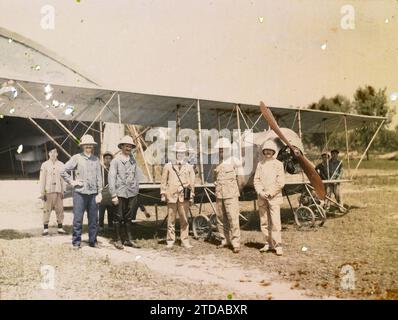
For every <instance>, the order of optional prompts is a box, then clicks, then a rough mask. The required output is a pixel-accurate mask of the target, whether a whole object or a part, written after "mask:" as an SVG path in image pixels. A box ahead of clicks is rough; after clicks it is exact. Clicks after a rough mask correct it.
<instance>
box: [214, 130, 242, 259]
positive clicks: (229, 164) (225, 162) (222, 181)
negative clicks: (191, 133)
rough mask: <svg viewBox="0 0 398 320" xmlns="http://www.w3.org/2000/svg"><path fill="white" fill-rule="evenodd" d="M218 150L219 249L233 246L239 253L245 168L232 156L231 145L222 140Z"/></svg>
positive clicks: (216, 169) (216, 170) (216, 184)
mask: <svg viewBox="0 0 398 320" xmlns="http://www.w3.org/2000/svg"><path fill="white" fill-rule="evenodd" d="M215 149H218V153H219V164H218V166H217V167H216V168H215V169H214V181H215V182H214V185H215V187H216V188H215V192H216V204H217V228H218V232H219V233H220V235H221V244H220V245H219V246H218V247H217V248H223V247H230V246H232V249H233V252H234V253H239V247H240V227H239V195H240V191H239V190H240V189H241V188H242V187H243V179H242V177H243V168H242V163H241V161H240V160H239V159H236V158H233V157H232V156H231V143H230V142H229V140H228V139H227V138H220V139H219V140H218V141H217V142H216V145H215Z"/></svg>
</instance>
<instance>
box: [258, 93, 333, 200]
mask: <svg viewBox="0 0 398 320" xmlns="http://www.w3.org/2000/svg"><path fill="white" fill-rule="evenodd" d="M260 110H261V113H262V114H263V116H264V118H265V119H266V120H267V122H268V124H269V126H270V128H271V129H272V130H274V132H275V133H276V134H277V136H278V137H279V138H280V139H281V140H282V141H283V142H284V143H285V144H286V145H287V146H288V147H289V148H290V149H291V150H292V152H293V153H294V155H295V156H296V157H297V160H298V162H299V164H300V167H301V168H302V169H303V171H304V173H305V175H306V176H307V177H308V180H309V181H310V183H311V185H312V186H313V187H314V190H315V193H316V194H317V196H318V198H319V199H321V200H325V196H326V192H325V186H324V185H323V182H322V179H321V177H320V176H319V174H318V173H317V172H316V170H315V168H314V166H313V165H312V163H311V162H310V161H309V160H308V159H307V158H306V157H305V156H304V155H303V154H302V153H301V152H300V150H299V149H297V148H295V147H294V146H292V144H291V143H290V142H289V140H287V139H286V137H285V136H284V135H283V133H282V131H281V130H280V129H279V126H278V124H277V122H276V120H275V118H274V116H273V114H272V112H271V110H270V109H269V108H268V107H267V106H266V105H265V104H264V102H262V101H260Z"/></svg>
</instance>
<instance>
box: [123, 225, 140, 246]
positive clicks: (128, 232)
mask: <svg viewBox="0 0 398 320" xmlns="http://www.w3.org/2000/svg"><path fill="white" fill-rule="evenodd" d="M125 226H126V235H127V240H126V241H124V243H123V244H124V245H125V246H126V247H133V248H137V249H138V248H141V247H140V246H139V245H138V244H136V243H135V242H134V241H133V236H132V233H131V229H132V223H131V221H126V222H125Z"/></svg>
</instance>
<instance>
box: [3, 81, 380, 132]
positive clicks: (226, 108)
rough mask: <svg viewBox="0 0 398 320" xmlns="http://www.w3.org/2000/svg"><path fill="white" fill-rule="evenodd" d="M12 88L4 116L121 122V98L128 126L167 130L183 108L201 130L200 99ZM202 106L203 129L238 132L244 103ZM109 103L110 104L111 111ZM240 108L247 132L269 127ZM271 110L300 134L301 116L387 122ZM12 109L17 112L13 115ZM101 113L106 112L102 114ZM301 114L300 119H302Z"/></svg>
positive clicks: (321, 126)
mask: <svg viewBox="0 0 398 320" xmlns="http://www.w3.org/2000/svg"><path fill="white" fill-rule="evenodd" d="M8 80H9V79H4V78H0V84H2V83H7V81H8ZM8 85H10V86H13V87H15V88H16V89H17V91H18V94H17V97H16V98H15V99H14V98H12V97H10V95H4V94H3V95H2V96H0V113H1V114H3V115H6V116H15V117H23V118H26V117H32V118H37V119H52V116H51V115H50V114H49V112H51V113H52V114H53V115H54V116H55V117H56V118H57V119H59V120H69V121H70V120H73V121H88V122H91V121H94V120H97V121H99V120H101V121H106V122H114V123H117V122H118V121H119V102H118V100H119V101H120V116H121V122H122V123H125V124H139V125H144V126H152V127H167V125H168V121H175V120H176V116H177V109H178V110H179V111H178V113H179V116H180V118H181V127H182V128H193V129H194V128H197V126H198V122H197V121H198V120H197V102H198V100H197V99H196V98H183V97H170V96H159V95H149V94H141V93H131V92H115V91H112V90H106V89H93V88H83V87H69V86H61V85H51V87H52V96H51V98H49V99H48V100H46V92H45V86H46V83H37V82H27V81H15V82H14V83H12V84H8ZM32 96H33V97H34V98H36V99H37V100H38V101H39V102H40V104H41V105H40V104H39V103H38V102H37V101H35V100H34V99H33V98H32ZM112 96H113V97H112ZM118 98H119V99H118ZM53 100H56V102H55V104H56V105H57V102H58V107H55V106H54V105H53V102H54V101H53ZM108 102H109V103H108ZM107 103H108V104H107ZM199 103H200V108H201V122H202V128H203V129H213V128H216V129H217V128H218V123H220V126H221V128H226V127H228V128H229V129H235V128H237V112H234V109H235V106H236V105H237V104H239V103H236V102H220V101H210V100H199ZM265 103H266V101H265ZM61 104H62V105H61ZM105 104H107V106H106V107H105ZM67 106H72V107H73V109H74V111H73V113H72V114H67V113H65V110H66V108H67ZM239 106H240V109H241V111H242V114H243V115H244V118H245V120H246V121H244V120H243V118H241V119H240V125H241V129H242V130H244V129H246V128H247V126H246V124H247V125H248V126H249V127H252V126H253V124H254V123H256V125H255V127H254V130H255V131H261V130H264V129H266V128H268V125H267V123H266V121H265V120H264V119H261V118H260V120H259V121H257V120H258V118H259V117H260V116H261V114H260V111H259V108H258V106H256V105H248V104H239ZM270 108H271V111H272V113H273V114H274V116H275V118H276V119H277V121H278V123H279V125H280V126H281V127H287V128H291V129H293V130H296V131H297V130H298V123H299V121H298V119H299V118H300V120H301V130H302V132H303V133H324V132H325V131H326V132H333V131H335V130H338V129H339V128H340V127H341V128H344V117H346V119H347V128H348V130H350V129H354V128H358V127H362V126H368V125H369V124H371V123H375V122H380V121H382V120H384V119H385V118H383V117H375V116H363V115H356V114H344V113H339V112H328V111H319V110H309V109H299V108H294V107H289V108H288V107H272V106H271V107H270ZM10 110H12V112H11V113H10ZM101 110H103V112H102V113H101V115H100V116H98V115H99V113H100V112H101ZM298 112H299V113H300V115H298Z"/></svg>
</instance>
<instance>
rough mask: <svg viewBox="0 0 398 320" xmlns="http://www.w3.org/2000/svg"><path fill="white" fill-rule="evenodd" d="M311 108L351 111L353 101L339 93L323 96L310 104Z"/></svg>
mask: <svg viewBox="0 0 398 320" xmlns="http://www.w3.org/2000/svg"><path fill="white" fill-rule="evenodd" d="M309 108H310V109H315V110H323V111H335V112H344V113H349V112H351V110H352V105H351V102H350V100H349V99H348V98H346V97H344V96H342V95H341V94H337V95H335V96H334V97H331V98H325V97H322V98H321V99H320V100H319V101H318V102H315V103H312V104H310V105H309Z"/></svg>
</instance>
